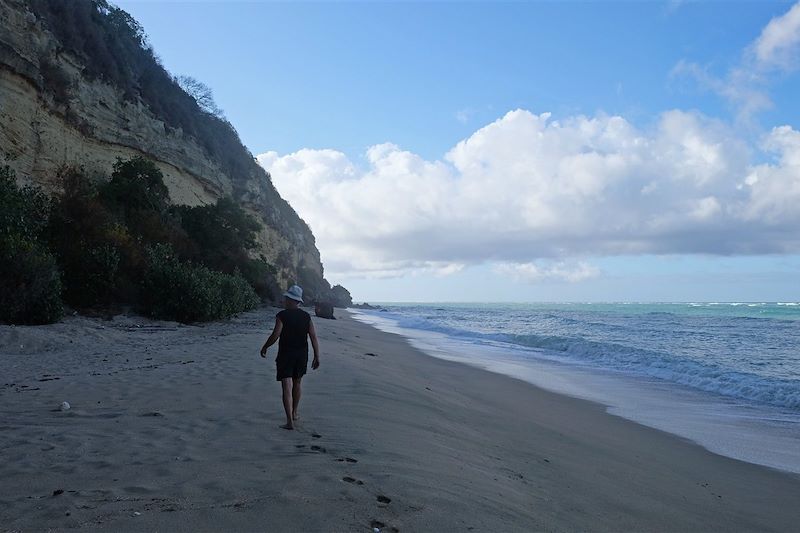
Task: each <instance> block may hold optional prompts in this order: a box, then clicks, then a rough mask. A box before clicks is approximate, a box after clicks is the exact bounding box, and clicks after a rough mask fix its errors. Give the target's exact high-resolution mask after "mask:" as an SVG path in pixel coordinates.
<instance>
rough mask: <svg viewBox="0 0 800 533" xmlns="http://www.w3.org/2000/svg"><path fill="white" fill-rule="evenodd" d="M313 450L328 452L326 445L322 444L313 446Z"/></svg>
mask: <svg viewBox="0 0 800 533" xmlns="http://www.w3.org/2000/svg"><path fill="white" fill-rule="evenodd" d="M311 450H312V451H315V452H320V453H328V450H326V449H325V448H324V447H322V446H316V445H315V446H312V447H311Z"/></svg>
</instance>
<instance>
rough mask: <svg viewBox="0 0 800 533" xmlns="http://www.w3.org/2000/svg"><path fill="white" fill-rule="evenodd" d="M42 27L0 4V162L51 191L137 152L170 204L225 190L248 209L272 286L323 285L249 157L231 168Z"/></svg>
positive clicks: (292, 222)
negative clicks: (75, 170) (90, 71)
mask: <svg viewBox="0 0 800 533" xmlns="http://www.w3.org/2000/svg"><path fill="white" fill-rule="evenodd" d="M50 1H53V2H59V1H61V0H50ZM71 1H72V0H70V2H71ZM51 24H52V22H51ZM51 29H52V28H51V26H49V24H48V21H47V20H44V19H43V17H42V16H37V14H36V10H35V9H33V7H32V4H31V3H29V2H27V1H25V0H0V165H5V164H7V165H9V166H10V167H11V168H13V169H14V170H15V171H16V173H17V179H18V180H19V181H20V182H24V183H32V184H35V185H38V186H40V187H42V188H43V189H44V190H45V191H48V192H51V193H52V192H55V191H57V190H58V188H59V184H58V182H57V180H56V175H57V171H58V169H59V168H60V167H62V166H63V165H73V166H82V167H83V168H84V169H85V170H86V171H87V172H88V173H89V174H90V175H97V176H108V175H110V172H111V167H112V165H113V163H114V162H115V161H116V160H117V159H118V158H122V159H129V158H131V157H133V156H137V155H144V156H145V157H147V158H149V159H152V160H153V161H154V162H156V164H157V165H158V167H159V168H160V169H161V171H162V172H163V174H164V180H165V183H166V184H167V186H168V188H169V191H170V198H171V200H172V202H174V203H176V204H186V205H200V204H207V203H213V202H214V201H215V200H216V199H217V198H220V197H222V196H226V195H230V196H232V197H233V198H234V199H235V200H236V201H237V202H239V204H240V205H242V207H244V208H245V209H246V210H247V211H248V212H250V213H251V214H252V215H254V216H255V217H256V219H257V220H259V222H261V224H262V226H263V229H262V230H261V232H260V233H259V235H258V242H259V249H258V250H257V252H258V253H261V254H263V255H264V256H265V257H266V258H267V260H268V261H269V262H270V263H271V264H272V265H274V266H275V267H276V268H277V269H278V277H279V280H280V282H281V283H283V284H284V285H285V284H286V283H288V282H290V281H293V280H297V279H298V278H302V276H303V274H301V271H302V272H305V276H306V277H308V276H312V277H313V278H316V279H315V280H314V282H315V283H320V284H324V285H327V283H326V282H323V281H322V275H323V269H322V263H321V262H320V256H319V251H318V250H317V248H316V246H315V244H314V236H313V235H312V234H311V231H310V230H309V228H308V226H307V225H306V224H305V223H304V222H303V221H302V220H301V219H300V218H299V217H298V215H297V214H296V213H295V212H294V210H292V208H291V207H290V206H289V205H288V204H287V203H286V202H285V201H284V200H283V199H282V198H281V197H280V195H279V194H278V192H277V191H276V190H275V188H274V186H273V185H272V182H271V180H270V177H269V175H268V174H267V173H266V172H264V171H263V170H262V169H261V168H260V167H259V166H258V165H257V164H256V163H255V161H253V160H252V157H251V158H250V160H249V161H239V162H237V166H236V168H237V169H239V170H238V171H231V170H230V167H231V165H227V166H226V165H225V164H223V163H222V162H221V161H218V160H217V158H215V157H214V156H213V155H211V154H210V153H209V150H208V149H206V148H204V147H203V146H202V144H201V143H200V142H199V141H198V140H197V139H196V138H195V137H193V136H191V135H189V134H186V133H184V131H182V129H180V128H175V127H171V126H170V125H169V124H167V123H166V122H165V120H163V119H162V118H160V117H159V116H157V115H156V114H155V113H154V112H153V111H152V110H151V109H150V107H149V106H148V105H147V104H146V103H145V102H143V101H142V99H141V98H136V97H131V96H130V95H126V94H123V91H122V90H121V89H120V88H119V87H116V86H114V85H113V84H112V83H109V82H108V81H107V80H104V79H102V78H99V77H92V76H88V75H87V74H86V72H87V66H86V61H87V58H86V57H79V56H78V55H77V54H74V53H71V52H70V51H69V50H65V49H64V47H63V46H62V43H60V42H59V40H58V38H57V37H56V36H55V34H54V32H53V31H51ZM159 68H160V67H159ZM53 80H55V81H56V82H58V85H59V87H57V88H55V89H54V87H53V85H54V81H53ZM198 112H199V111H198ZM234 135H235V134H234ZM239 148H240V149H241V146H239ZM241 150H242V153H246V151H245V150H243V149H241ZM243 159H247V158H246V156H243ZM241 169H244V170H241Z"/></svg>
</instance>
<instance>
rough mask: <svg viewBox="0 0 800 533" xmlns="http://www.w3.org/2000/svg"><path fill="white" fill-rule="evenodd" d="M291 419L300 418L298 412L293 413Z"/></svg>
mask: <svg viewBox="0 0 800 533" xmlns="http://www.w3.org/2000/svg"><path fill="white" fill-rule="evenodd" d="M292 420H300V413H295V414H293V415H292Z"/></svg>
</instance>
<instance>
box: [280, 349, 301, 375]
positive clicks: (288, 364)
mask: <svg viewBox="0 0 800 533" xmlns="http://www.w3.org/2000/svg"><path fill="white" fill-rule="evenodd" d="M277 367H278V374H277V381H281V380H282V379H285V378H295V379H297V378H301V377H303V376H305V375H306V372H308V352H305V353H303V352H290V353H286V354H284V353H279V354H278V363H277Z"/></svg>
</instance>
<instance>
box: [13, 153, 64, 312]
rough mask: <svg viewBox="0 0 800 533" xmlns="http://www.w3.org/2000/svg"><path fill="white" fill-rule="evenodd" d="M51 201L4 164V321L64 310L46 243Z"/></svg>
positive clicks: (53, 263)
mask: <svg viewBox="0 0 800 533" xmlns="http://www.w3.org/2000/svg"><path fill="white" fill-rule="evenodd" d="M49 207H50V204H49V202H48V200H47V198H46V197H45V196H44V194H42V193H41V191H39V190H38V189H35V188H32V187H22V188H20V187H18V186H17V183H16V180H15V179H14V172H13V171H12V170H11V169H10V168H8V167H2V168H0V322H10V323H14V324H47V323H50V322H55V321H57V320H58V319H60V318H61V316H62V315H63V313H64V310H63V307H62V305H61V277H60V275H59V272H58V268H57V267H56V262H55V258H54V257H53V255H52V254H51V253H50V252H49V251H48V250H47V248H46V247H45V246H44V244H43V242H42V236H43V234H44V228H45V225H46V224H47V215H48V211H49Z"/></svg>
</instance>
